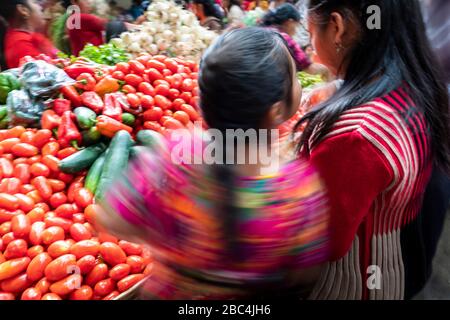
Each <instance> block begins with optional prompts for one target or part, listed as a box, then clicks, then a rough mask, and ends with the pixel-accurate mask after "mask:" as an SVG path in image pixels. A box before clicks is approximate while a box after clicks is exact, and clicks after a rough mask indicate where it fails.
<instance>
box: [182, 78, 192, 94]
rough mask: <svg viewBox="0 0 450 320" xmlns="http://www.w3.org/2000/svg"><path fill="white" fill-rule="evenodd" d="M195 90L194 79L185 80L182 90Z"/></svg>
mask: <svg viewBox="0 0 450 320" xmlns="http://www.w3.org/2000/svg"><path fill="white" fill-rule="evenodd" d="M192 89H194V82H193V81H192V79H189V78H188V79H184V80H183V82H182V83H181V90H183V91H187V92H191V91H192Z"/></svg>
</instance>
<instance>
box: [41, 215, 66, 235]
mask: <svg viewBox="0 0 450 320" xmlns="http://www.w3.org/2000/svg"><path fill="white" fill-rule="evenodd" d="M44 222H45V226H46V227H47V228H49V227H61V228H63V230H64V231H65V232H69V230H70V227H71V226H72V221H70V220H68V219H64V218H61V217H47V218H45V220H44Z"/></svg>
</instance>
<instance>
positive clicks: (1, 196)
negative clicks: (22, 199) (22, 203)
mask: <svg viewBox="0 0 450 320" xmlns="http://www.w3.org/2000/svg"><path fill="white" fill-rule="evenodd" d="M0 208H4V209H6V210H16V209H18V208H19V200H18V199H17V198H16V197H14V196H13V195H10V194H7V193H0Z"/></svg>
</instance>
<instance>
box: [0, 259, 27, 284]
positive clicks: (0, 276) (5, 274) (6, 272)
mask: <svg viewBox="0 0 450 320" xmlns="http://www.w3.org/2000/svg"><path fill="white" fill-rule="evenodd" d="M30 261H31V259H30V258H28V257H23V258H16V259H12V260H8V261H5V262H3V263H1V264H0V281H1V280H4V279H8V278H11V277H14V276H16V275H18V274H19V273H21V272H23V271H25V270H26V269H27V267H28V265H29V264H30Z"/></svg>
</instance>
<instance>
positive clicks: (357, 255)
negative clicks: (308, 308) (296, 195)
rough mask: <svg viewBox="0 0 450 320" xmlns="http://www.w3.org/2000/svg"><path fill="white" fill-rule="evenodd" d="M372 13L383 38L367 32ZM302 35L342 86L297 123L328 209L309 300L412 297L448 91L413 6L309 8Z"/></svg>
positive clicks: (331, 4) (318, 1) (449, 154)
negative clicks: (324, 248)
mask: <svg viewBox="0 0 450 320" xmlns="http://www.w3.org/2000/svg"><path fill="white" fill-rule="evenodd" d="M373 4H377V5H378V6H379V7H380V8H381V16H380V20H381V21H382V23H383V25H382V28H380V29H376V28H371V29H370V28H368V27H367V19H368V16H367V15H366V13H365V8H367V7H368V6H369V5H373ZM308 28H309V30H310V32H311V39H312V44H313V47H314V48H315V50H316V53H317V55H318V57H319V58H320V61H321V62H323V63H324V64H325V65H326V66H327V67H329V69H330V70H331V71H332V72H333V74H335V75H336V76H337V77H338V78H340V79H342V80H343V81H342V83H341V85H340V87H339V89H338V90H337V91H336V92H335V93H334V94H333V95H332V96H331V97H330V98H329V99H327V100H326V101H323V102H322V103H321V104H319V105H317V106H315V107H314V108H313V109H312V111H310V112H309V113H308V114H307V115H306V116H305V117H304V118H303V119H302V120H301V121H300V123H299V125H304V124H307V126H306V128H305V130H304V132H303V134H302V136H301V140H300V142H299V150H300V152H301V154H302V155H303V156H305V157H306V158H307V159H309V160H311V161H312V162H313V164H314V165H315V167H316V168H318V170H319V172H320V173H321V176H322V177H323V178H324V180H325V183H326V186H327V189H328V192H329V196H330V203H331V232H332V234H331V240H332V241H331V247H332V260H331V262H330V263H329V265H328V266H327V269H326V271H325V272H324V273H323V275H322V277H321V279H320V280H319V282H318V284H317V285H316V288H315V289H314V292H313V294H312V296H311V298H318V299H404V298H411V296H412V295H413V294H414V293H415V292H416V290H417V287H418V284H419V285H420V283H422V281H423V279H424V273H423V266H425V265H426V263H427V261H426V259H427V255H428V252H426V245H425V243H424V238H423V229H424V225H423V219H422V217H421V216H420V214H419V212H420V209H421V206H422V203H423V197H424V193H425V188H426V186H427V184H428V181H429V179H430V175H431V171H432V167H433V163H435V164H436V165H437V166H439V167H440V168H442V169H443V170H445V171H446V172H449V168H450V141H449V137H450V128H449V123H450V117H449V108H448V96H447V90H446V87H445V83H444V81H443V76H442V74H441V71H440V70H441V69H440V68H439V66H438V63H437V60H436V58H435V56H434V54H433V53H432V50H431V47H430V44H429V42H428V40H427V37H426V35H425V26H424V23H423V20H422V15H421V10H420V5H419V1H417V0H378V1H375V2H374V1H373V0H345V1H343V0H340V1H336V0H311V1H310V3H309V14H308ZM425 214H427V215H428V214H433V213H432V212H426V213H425ZM430 220H432V219H428V221H430ZM344 280H345V281H344ZM422 285H423V283H422Z"/></svg>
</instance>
